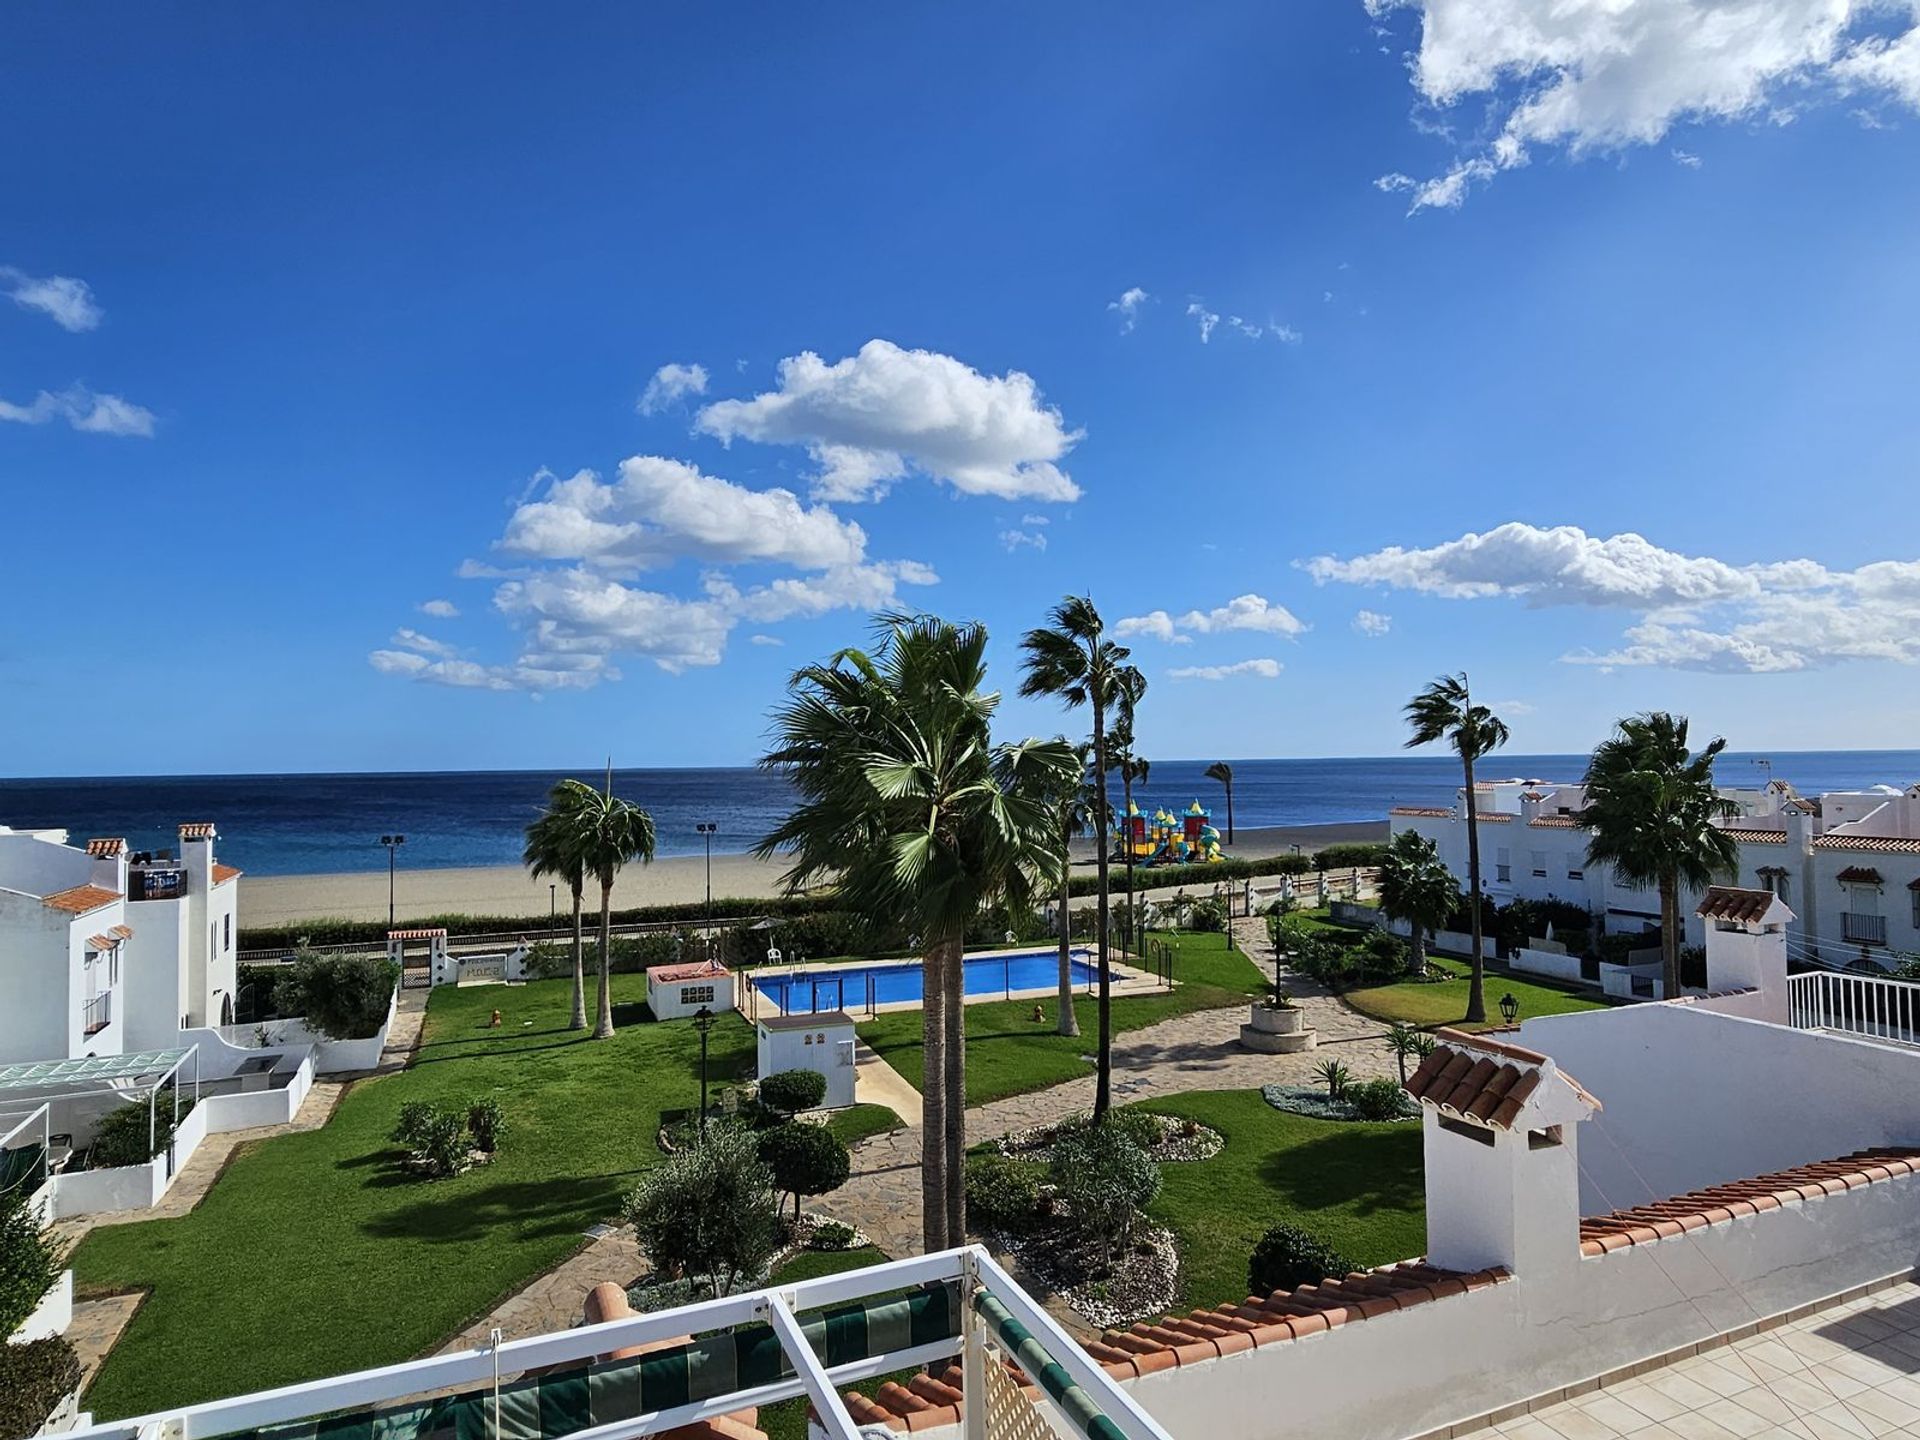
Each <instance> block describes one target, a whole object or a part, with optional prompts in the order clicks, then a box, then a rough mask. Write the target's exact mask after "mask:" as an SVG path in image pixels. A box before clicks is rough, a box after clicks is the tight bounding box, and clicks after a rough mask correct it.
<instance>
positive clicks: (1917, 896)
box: [1913, 884, 1920, 930]
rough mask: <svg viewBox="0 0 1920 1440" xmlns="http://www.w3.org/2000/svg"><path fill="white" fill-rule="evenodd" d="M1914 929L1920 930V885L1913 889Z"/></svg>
mask: <svg viewBox="0 0 1920 1440" xmlns="http://www.w3.org/2000/svg"><path fill="white" fill-rule="evenodd" d="M1913 928H1914V929H1916V930H1920V884H1916V885H1915V886H1914V888H1913Z"/></svg>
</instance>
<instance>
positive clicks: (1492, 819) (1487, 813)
mask: <svg viewBox="0 0 1920 1440" xmlns="http://www.w3.org/2000/svg"><path fill="white" fill-rule="evenodd" d="M1473 818H1474V819H1476V820H1478V821H1479V822H1480V823H1481V824H1482V825H1486V824H1494V825H1505V824H1508V823H1510V822H1511V821H1512V820H1513V819H1514V817H1513V816H1512V815H1510V814H1508V813H1507V812H1506V811H1505V810H1481V811H1478V812H1477V813H1476V814H1475V815H1474V817H1473Z"/></svg>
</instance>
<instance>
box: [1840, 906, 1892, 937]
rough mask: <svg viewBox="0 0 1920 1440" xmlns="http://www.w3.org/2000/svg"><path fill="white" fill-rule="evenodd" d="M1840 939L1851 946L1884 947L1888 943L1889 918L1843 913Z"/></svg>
mask: <svg viewBox="0 0 1920 1440" xmlns="http://www.w3.org/2000/svg"><path fill="white" fill-rule="evenodd" d="M1840 938H1841V939H1842V940H1845V941H1846V942H1847V944H1849V945H1884V944H1886V943H1887V917H1886V916H1884V915H1856V914H1854V913H1853V912H1852V911H1851V910H1845V911H1842V912H1841V914H1840Z"/></svg>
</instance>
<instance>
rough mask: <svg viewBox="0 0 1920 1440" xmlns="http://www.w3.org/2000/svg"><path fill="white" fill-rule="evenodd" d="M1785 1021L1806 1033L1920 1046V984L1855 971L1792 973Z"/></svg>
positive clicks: (1788, 987)
mask: <svg viewBox="0 0 1920 1440" xmlns="http://www.w3.org/2000/svg"><path fill="white" fill-rule="evenodd" d="M1787 1018H1788V1021H1789V1023H1791V1024H1793V1025H1795V1026H1797V1027H1798V1028H1800V1029H1802V1030H1834V1031H1838V1032H1840V1033H1841V1034H1845V1035H1863V1036H1866V1037H1868V1038H1869V1039H1873V1040H1890V1041H1893V1042H1895V1043H1896V1044H1901V1045H1915V1044H1920V985H1915V984H1912V983H1911V982H1909V981H1905V980H1890V979H1888V978H1886V977H1885V976H1882V975H1863V974H1859V973H1857V972H1855V971H1851V970H1811V971H1808V972H1807V973H1806V974H1803V975H1789V976H1788V977H1787Z"/></svg>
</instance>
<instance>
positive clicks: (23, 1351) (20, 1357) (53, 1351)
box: [0, 1335, 80, 1440]
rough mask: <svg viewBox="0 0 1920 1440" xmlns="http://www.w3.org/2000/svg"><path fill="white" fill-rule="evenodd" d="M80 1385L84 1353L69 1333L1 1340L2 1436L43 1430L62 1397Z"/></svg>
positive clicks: (8, 1439) (11, 1439) (16, 1439)
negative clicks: (22, 1342) (27, 1339)
mask: <svg viewBox="0 0 1920 1440" xmlns="http://www.w3.org/2000/svg"><path fill="white" fill-rule="evenodd" d="M79 1388H80V1357H79V1356H78V1355H76V1354H75V1353H74V1350H73V1346H72V1345H70V1344H69V1343H68V1342H67V1340H66V1337H65V1336H61V1335H50V1336H48V1337H47V1338H46V1339H44V1340H35V1341H32V1342H30V1343H29V1344H26V1345H9V1344H6V1343H4V1342H0V1440H26V1437H27V1436H29V1435H34V1434H37V1433H39V1430H40V1427H41V1426H42V1425H44V1424H46V1423H47V1417H48V1416H49V1415H51V1414H53V1412H54V1410H55V1409H57V1408H58V1407H59V1404H60V1402H61V1401H62V1400H65V1399H66V1398H67V1396H69V1395H71V1394H72V1393H73V1392H74V1391H75V1390H77V1389H79Z"/></svg>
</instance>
